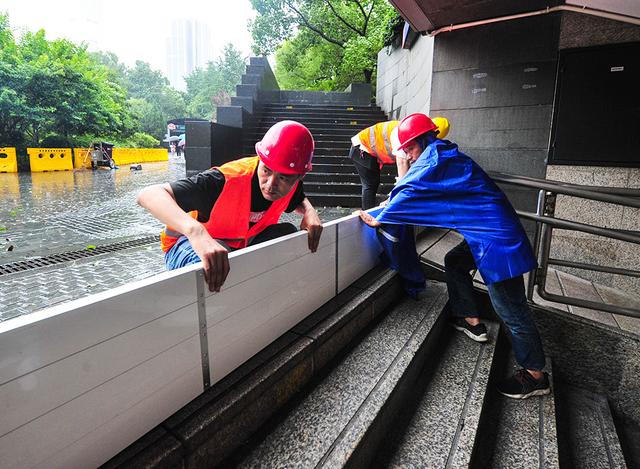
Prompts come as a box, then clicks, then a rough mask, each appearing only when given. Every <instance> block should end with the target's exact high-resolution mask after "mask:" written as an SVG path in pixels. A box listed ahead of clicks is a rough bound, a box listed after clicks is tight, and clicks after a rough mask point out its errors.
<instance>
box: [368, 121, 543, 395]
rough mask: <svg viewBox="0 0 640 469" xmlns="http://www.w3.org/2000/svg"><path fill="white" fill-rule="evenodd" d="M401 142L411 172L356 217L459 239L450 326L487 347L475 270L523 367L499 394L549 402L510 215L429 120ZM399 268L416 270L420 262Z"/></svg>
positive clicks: (526, 251)
mask: <svg viewBox="0 0 640 469" xmlns="http://www.w3.org/2000/svg"><path fill="white" fill-rule="evenodd" d="M398 137H399V140H400V147H399V148H400V149H403V150H404V151H405V153H406V154H407V156H408V157H409V158H410V160H411V162H412V165H411V168H410V169H409V171H408V172H407V174H406V175H405V176H404V177H403V178H402V179H401V180H400V181H399V183H398V184H397V185H396V187H395V188H394V189H393V191H392V192H391V197H390V200H389V203H388V204H387V205H386V206H385V207H384V208H383V209H382V211H381V212H380V213H379V214H378V215H377V217H376V218H374V217H372V216H371V215H369V214H367V213H365V212H360V217H361V218H362V220H363V221H364V222H365V223H366V224H367V225H369V226H371V227H376V228H378V229H379V230H382V231H384V230H385V229H388V228H387V227H388V226H392V225H421V226H433V227H441V228H449V229H453V230H456V231H457V232H459V233H460V234H461V235H462V236H464V241H463V242H462V243H461V244H460V245H458V246H456V247H455V248H453V249H452V250H451V251H450V252H449V253H448V254H447V255H446V257H445V270H446V277H447V290H448V292H449V305H450V309H451V313H452V316H453V323H452V325H453V326H454V327H455V328H456V329H457V330H459V331H462V332H463V333H465V334H466V335H467V336H469V337H470V338H472V339H473V340H476V341H478V342H485V341H487V340H488V338H487V330H486V327H485V326H484V324H482V323H481V322H480V320H479V317H480V314H479V310H478V307H477V306H476V304H475V301H474V297H473V279H472V278H471V275H470V271H471V270H472V269H475V268H476V267H477V269H478V270H479V271H480V274H481V275H482V278H483V279H484V281H485V284H486V285H487V289H488V291H489V296H490V298H491V302H492V304H493V307H494V309H495V311H496V313H497V314H498V316H500V318H501V319H502V320H503V321H504V323H505V324H506V326H507V328H508V329H509V331H510V333H511V337H512V345H513V351H514V355H515V357H516V361H517V362H518V364H519V365H520V366H521V367H522V369H520V370H519V371H518V372H516V373H515V374H514V375H513V376H512V377H510V378H509V379H507V380H504V381H503V382H501V383H499V385H498V390H499V391H500V392H501V393H502V394H504V395H506V396H508V397H513V398H519V399H523V398H527V397H531V396H538V395H544V394H548V393H549V392H550V387H549V379H548V375H547V374H546V373H544V372H543V371H542V369H543V368H544V365H545V356H544V352H543V350H542V343H541V341H540V335H539V333H538V330H537V328H536V326H535V323H534V322H533V319H532V318H531V314H530V311H529V308H528V306H527V299H526V296H525V290H524V280H523V274H524V273H526V272H529V271H531V270H533V269H535V267H536V260H535V256H534V254H533V251H532V249H531V245H530V244H529V240H528V238H527V236H526V233H525V231H524V229H523V228H522V225H521V224H520V221H519V220H518V217H517V215H516V213H515V211H514V209H513V207H512V206H511V204H510V203H509V201H508V200H507V198H506V196H505V195H504V193H503V192H502V191H501V190H500V189H499V188H498V186H497V185H496V184H495V183H494V182H493V181H492V180H491V178H490V177H489V176H487V174H486V173H485V172H484V171H483V170H482V168H480V166H478V165H477V164H476V163H475V162H474V161H473V160H472V159H471V158H469V157H468V156H466V155H465V154H463V153H462V152H460V151H459V150H458V146H457V145H456V144H454V143H451V142H449V141H447V140H440V139H438V138H437V127H436V126H435V124H434V123H433V122H432V121H431V119H430V118H429V117H427V116H426V115H424V114H412V115H410V116H407V117H406V118H405V119H403V120H402V122H401V123H400V125H399V126H398ZM401 262H403V263H404V264H412V263H417V262H418V258H417V254H416V255H415V256H412V257H411V258H405V259H404V260H403V261H401ZM405 269H406V267H405Z"/></svg>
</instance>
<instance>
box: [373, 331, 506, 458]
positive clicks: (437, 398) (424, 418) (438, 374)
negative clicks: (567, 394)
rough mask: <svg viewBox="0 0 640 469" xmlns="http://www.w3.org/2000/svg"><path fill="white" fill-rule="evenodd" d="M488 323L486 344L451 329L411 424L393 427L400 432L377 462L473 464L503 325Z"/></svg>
mask: <svg viewBox="0 0 640 469" xmlns="http://www.w3.org/2000/svg"><path fill="white" fill-rule="evenodd" d="M487 329H488V333H489V334H488V335H489V337H490V340H489V342H487V343H484V344H480V343H477V342H473V341H471V340H470V339H469V338H467V337H466V336H464V335H463V334H460V333H452V334H451V337H450V340H449V343H448V344H447V346H446V349H445V350H444V353H443V356H442V357H440V360H439V362H438V364H437V365H436V367H435V371H434V372H433V375H432V378H431V380H430V381H429V383H428V385H427V388H426V390H425V392H424V394H423V396H422V397H421V398H420V400H419V402H418V405H417V408H415V412H414V413H413V415H412V416H411V417H410V421H409V423H408V425H407V426H406V429H405V430H404V431H402V432H399V431H395V430H394V431H390V432H389V434H390V436H391V435H396V441H393V439H392V438H390V439H389V441H388V442H387V443H388V446H384V447H382V449H381V451H380V452H379V455H378V460H377V464H375V465H376V466H382V465H389V466H392V467H468V466H469V465H470V463H471V457H472V454H473V450H474V445H475V442H476V438H477V436H478V433H479V425H480V417H481V413H482V410H483V405H484V402H485V396H486V394H487V391H488V384H489V376H490V371H491V367H492V364H493V359H494V353H495V344H496V339H497V336H498V331H499V326H498V324H497V323H493V322H489V323H487ZM407 407H409V406H407ZM411 410H413V409H411ZM390 448H393V449H390ZM385 463H386V464H385Z"/></svg>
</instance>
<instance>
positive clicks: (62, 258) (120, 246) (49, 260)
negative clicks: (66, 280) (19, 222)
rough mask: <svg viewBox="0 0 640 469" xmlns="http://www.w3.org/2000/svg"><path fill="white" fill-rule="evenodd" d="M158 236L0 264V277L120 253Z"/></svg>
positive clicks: (154, 239) (157, 238) (154, 241)
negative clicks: (110, 253) (100, 255)
mask: <svg viewBox="0 0 640 469" xmlns="http://www.w3.org/2000/svg"><path fill="white" fill-rule="evenodd" d="M159 239H160V237H159V236H147V237H146V238H140V239H134V240H132V241H124V242H121V243H114V244H105V245H103V246H97V247H96V248H95V249H82V250H78V251H69V252H63V253H60V254H53V255H51V256H44V257H38V258H37V259H29V260H28V261H20V262H12V263H10V264H0V275H6V274H14V273H16V272H24V271H25V270H31V269H37V268H40V267H48V266H50V265H55V264H61V263H63V262H69V261H75V260H77V259H83V258H85V257H93V256H97V255H99V254H106V253H108V252H115V251H122V250H124V249H129V248H134V247H137V246H144V245H145V244H153V243H157V242H158V240H159Z"/></svg>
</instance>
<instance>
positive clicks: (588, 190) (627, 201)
mask: <svg viewBox="0 0 640 469" xmlns="http://www.w3.org/2000/svg"><path fill="white" fill-rule="evenodd" d="M489 174H490V175H491V177H492V178H493V180H494V181H496V182H497V183H501V184H509V185H514V186H518V187H524V188H529V189H537V190H538V191H539V192H538V205H537V209H536V213H531V212H526V211H521V210H517V211H516V212H517V213H518V216H520V218H523V219H526V220H532V221H534V222H535V224H536V231H535V237H534V243H533V244H534V246H533V247H534V251H535V253H536V256H537V259H538V269H536V271H535V275H531V276H530V277H529V285H528V289H527V296H528V298H529V300H530V301H531V300H533V291H534V289H536V291H537V293H538V294H539V295H540V297H541V298H542V299H544V300H547V301H553V302H556V303H562V304H566V305H572V306H579V307H583V308H589V309H594V310H598V311H605V312H609V313H615V314H621V315H624V316H631V317H636V318H640V309H636V308H627V307H624V306H618V305H611V304H607V303H602V302H596V301H589V300H585V299H582V298H575V297H571V296H565V295H556V294H554V293H550V292H548V291H547V290H546V283H547V272H548V269H549V266H550V265H556V266H560V267H573V268H575V269H581V270H588V271H592V272H607V273H612V274H616V275H624V276H629V277H640V270H633V269H623V268H620V267H615V266H604V265H598V264H591V263H586V262H577V261H569V260H566V259H554V258H551V257H550V252H551V240H552V237H553V229H554V228H558V229H562V230H569V231H580V232H583V233H589V234H592V235H596V236H602V237H605V238H608V239H616V240H620V241H626V242H629V243H634V244H640V232H635V231H629V230H622V229H613V228H603V227H601V226H596V225H590V224H586V223H579V222H576V221H572V220H566V219H563V218H556V216H555V206H556V198H557V196H558V195H567V196H570V197H577V198H581V199H586V200H594V201H598V202H606V203H609V204H615V205H623V206H626V207H633V208H640V190H638V189H627V188H619V187H596V186H581V185H577V184H569V183H564V182H559V181H551V180H547V179H536V178H531V177H525V176H515V175H512V174H506V173H497V172H492V173H489Z"/></svg>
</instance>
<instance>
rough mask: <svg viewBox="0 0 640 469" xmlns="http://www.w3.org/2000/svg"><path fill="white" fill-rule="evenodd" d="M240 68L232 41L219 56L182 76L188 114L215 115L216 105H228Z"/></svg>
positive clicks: (237, 81) (241, 58)
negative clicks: (185, 88) (184, 84)
mask: <svg viewBox="0 0 640 469" xmlns="http://www.w3.org/2000/svg"><path fill="white" fill-rule="evenodd" d="M244 70H245V60H244V58H243V57H242V54H241V52H240V51H238V50H237V49H236V48H235V47H234V46H233V44H227V45H226V46H225V47H224V50H223V51H222V55H221V56H220V57H218V58H217V59H215V60H214V61H211V62H209V63H208V64H207V66H206V67H205V68H196V69H195V70H194V71H193V72H191V73H190V74H189V75H188V76H186V77H185V81H186V83H187V113H188V114H189V116H191V117H200V118H203V119H213V118H215V109H216V106H220V105H224V104H229V101H230V99H231V96H232V95H233V94H234V93H235V88H236V85H237V84H238V83H240V78H241V77H242V74H243V73H244Z"/></svg>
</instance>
